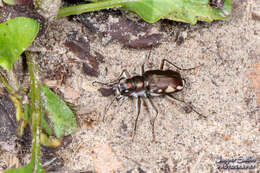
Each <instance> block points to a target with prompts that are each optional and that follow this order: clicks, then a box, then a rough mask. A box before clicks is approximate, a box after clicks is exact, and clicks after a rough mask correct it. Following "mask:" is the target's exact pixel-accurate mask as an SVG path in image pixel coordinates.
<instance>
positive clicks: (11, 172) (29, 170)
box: [3, 160, 45, 173]
mask: <svg viewBox="0 0 260 173" xmlns="http://www.w3.org/2000/svg"><path fill="white" fill-rule="evenodd" d="M3 173H45V171H44V170H43V169H42V167H41V165H40V163H38V164H36V165H35V164H34V161H33V160H31V161H30V163H29V164H28V165H26V166H24V167H22V168H12V169H8V170H6V171H4V172H3Z"/></svg>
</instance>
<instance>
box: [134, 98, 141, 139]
mask: <svg viewBox="0 0 260 173" xmlns="http://www.w3.org/2000/svg"><path fill="white" fill-rule="evenodd" d="M136 109H137V116H136V118H135V124H134V130H133V133H132V141H133V140H134V137H135V133H136V128H137V121H138V118H139V115H140V110H141V98H140V97H137V101H136Z"/></svg>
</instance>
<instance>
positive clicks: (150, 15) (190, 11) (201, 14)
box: [58, 0, 231, 24]
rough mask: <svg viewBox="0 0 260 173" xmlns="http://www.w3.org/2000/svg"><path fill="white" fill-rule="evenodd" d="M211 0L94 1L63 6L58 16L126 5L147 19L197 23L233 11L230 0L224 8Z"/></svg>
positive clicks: (219, 18) (151, 21) (227, 14)
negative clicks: (213, 4) (210, 2)
mask: <svg viewBox="0 0 260 173" xmlns="http://www.w3.org/2000/svg"><path fill="white" fill-rule="evenodd" d="M209 1H210V0H104V1H99V2H94V3H88V4H81V5H75V6H70V7H65V8H61V9H60V11H59V14H58V17H62V16H68V15H72V14H80V13H84V12H90V11H97V10H101V9H106V8H111V7H124V8H125V9H127V10H129V11H133V12H135V13H136V14H138V15H139V16H140V17H141V18H143V19H144V20H145V21H147V22H150V23H154V22H157V21H158V20H160V19H165V18H166V19H170V20H176V21H182V22H187V23H190V24H196V22H197V21H198V20H201V21H207V22H211V21H213V20H222V19H225V18H226V17H228V16H229V15H230V13H231V3H230V0H225V4H224V7H223V9H220V10H218V9H215V8H214V7H212V6H210V5H209Z"/></svg>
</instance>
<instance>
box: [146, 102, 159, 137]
mask: <svg viewBox="0 0 260 173" xmlns="http://www.w3.org/2000/svg"><path fill="white" fill-rule="evenodd" d="M147 99H148V101H149V102H150V104H151V105H152V108H153V109H154V110H155V112H156V115H155V117H154V118H152V119H151V120H150V123H151V126H152V133H153V141H155V133H154V123H155V120H156V118H157V116H158V109H157V108H156V106H155V104H154V103H153V101H152V99H151V98H150V97H147Z"/></svg>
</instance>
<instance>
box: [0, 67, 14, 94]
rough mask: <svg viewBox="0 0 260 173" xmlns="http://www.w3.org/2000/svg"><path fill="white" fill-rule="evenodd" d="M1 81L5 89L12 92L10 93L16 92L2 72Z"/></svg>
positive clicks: (0, 74)
mask: <svg viewBox="0 0 260 173" xmlns="http://www.w3.org/2000/svg"><path fill="white" fill-rule="evenodd" d="M0 81H1V83H2V84H3V85H4V87H5V89H6V90H7V91H8V92H9V93H10V94H14V93H15V90H14V89H13V88H12V87H11V86H10V85H9V83H8V82H7V80H6V78H5V76H4V75H3V74H2V73H1V72H0Z"/></svg>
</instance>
